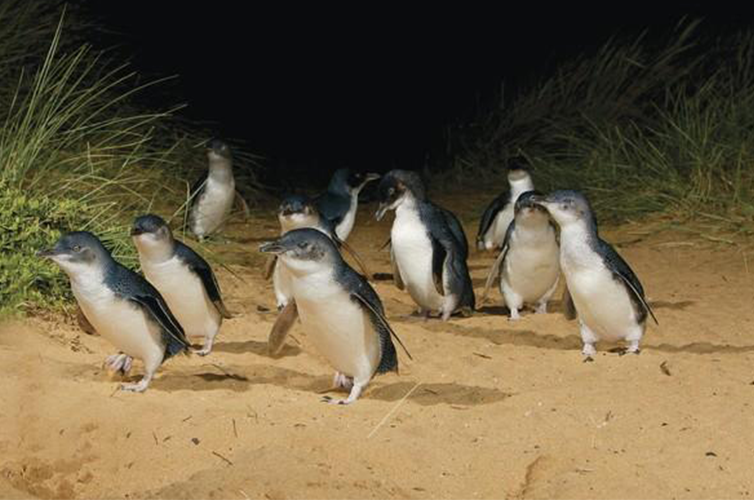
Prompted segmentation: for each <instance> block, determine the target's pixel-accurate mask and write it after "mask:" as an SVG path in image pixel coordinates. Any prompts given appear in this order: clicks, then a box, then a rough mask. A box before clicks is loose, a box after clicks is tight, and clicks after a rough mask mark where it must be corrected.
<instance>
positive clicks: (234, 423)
mask: <svg viewBox="0 0 754 500" xmlns="http://www.w3.org/2000/svg"><path fill="white" fill-rule="evenodd" d="M231 420H233V434H234V435H235V436H236V439H238V430H237V429H236V419H235V418H233V419H231Z"/></svg>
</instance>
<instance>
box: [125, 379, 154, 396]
mask: <svg viewBox="0 0 754 500" xmlns="http://www.w3.org/2000/svg"><path fill="white" fill-rule="evenodd" d="M147 387H149V379H148V378H147V377H144V378H143V379H141V380H140V381H138V382H137V383H135V384H120V390H121V391H126V392H144V391H146V390H147Z"/></svg>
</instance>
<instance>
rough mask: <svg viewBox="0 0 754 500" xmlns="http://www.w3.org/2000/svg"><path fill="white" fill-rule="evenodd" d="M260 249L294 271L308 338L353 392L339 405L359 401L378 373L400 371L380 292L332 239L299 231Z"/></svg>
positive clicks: (336, 381)
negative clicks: (341, 252)
mask: <svg viewBox="0 0 754 500" xmlns="http://www.w3.org/2000/svg"><path fill="white" fill-rule="evenodd" d="M260 251H262V252H265V253H273V254H275V255H277V256H278V258H279V260H280V262H281V264H282V265H283V266H285V267H286V269H287V270H288V272H289V274H290V276H291V290H292V295H293V300H294V301H295V303H296V305H297V308H298V312H299V315H300V318H301V324H302V325H303V328H304V330H305V331H306V332H307V337H308V338H309V339H311V341H312V343H313V344H314V345H315V347H316V348H317V350H318V351H319V352H320V353H321V354H322V355H324V356H325V358H326V359H327V360H328V361H329V363H330V364H331V365H332V366H333V367H334V368H335V370H336V373H335V377H334V384H335V386H336V387H342V388H344V389H346V390H349V391H350V393H349V395H348V398H347V399H345V400H339V401H335V402H337V403H339V404H349V403H353V402H354V401H356V399H357V398H358V397H359V395H360V394H361V392H362V391H363V389H364V388H365V387H366V385H367V384H368V383H369V381H370V380H371V379H372V377H373V376H374V375H375V374H376V373H384V372H389V371H397V370H398V357H397V355H396V352H395V346H394V345H393V341H392V338H391V337H395V332H393V330H392V328H391V327H390V325H389V324H388V322H387V319H386V318H385V312H384V310H383V307H382V303H381V302H380V299H379V297H378V295H377V293H376V292H375V291H374V290H373V289H372V287H371V286H370V285H369V283H368V282H367V281H366V279H365V278H364V277H363V276H361V275H359V274H358V273H356V272H355V271H354V270H353V269H351V268H350V267H349V266H348V264H347V263H346V262H345V261H344V260H343V258H342V257H341V256H340V253H339V252H338V249H337V248H336V247H335V244H334V243H333V241H332V240H331V239H330V238H328V237H327V236H326V235H324V234H323V233H322V232H320V231H317V230H316V229H311V228H305V229H294V230H292V231H289V232H287V233H286V234H284V235H283V236H281V237H280V238H279V239H277V240H275V241H272V242H270V243H266V244H264V245H262V246H261V247H260ZM396 339H397V337H396Z"/></svg>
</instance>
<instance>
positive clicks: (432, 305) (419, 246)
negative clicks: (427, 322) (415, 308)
mask: <svg viewBox="0 0 754 500" xmlns="http://www.w3.org/2000/svg"><path fill="white" fill-rule="evenodd" d="M390 240H391V244H392V245H393V252H394V255H395V261H396V263H397V264H398V270H399V271H400V273H401V278H402V280H403V283H404V285H405V287H406V289H407V290H408V293H409V294H410V295H411V298H412V299H414V301H415V302H416V303H417V304H419V306H421V307H422V308H424V309H429V310H432V311H436V310H440V309H441V308H442V306H443V296H442V295H440V294H439V293H438V292H437V288H436V287H435V282H434V278H433V275H432V242H431V240H430V239H429V234H428V232H427V228H426V227H425V226H424V224H423V223H422V221H421V220H420V219H419V215H418V214H417V213H416V212H415V211H406V212H401V213H397V214H396V217H395V221H394V222H393V228H392V230H391V232H390Z"/></svg>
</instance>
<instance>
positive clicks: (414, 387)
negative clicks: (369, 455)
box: [367, 382, 422, 439]
mask: <svg viewBox="0 0 754 500" xmlns="http://www.w3.org/2000/svg"><path fill="white" fill-rule="evenodd" d="M421 384H422V383H421V382H417V383H416V385H414V386H413V387H412V388H411V390H410V391H408V392H407V393H406V395H405V396H403V397H402V398H401V400H400V401H398V404H396V405H395V406H393V408H392V409H391V410H390V411H389V412H387V415H385V416H384V417H382V420H380V423H378V424H377V426H376V427H375V428H374V429H372V432H370V433H369V435H368V436H367V439H370V438H371V437H372V436H374V434H375V432H377V431H378V430H379V429H380V427H382V424H384V423H385V421H387V419H388V418H390V415H392V414H393V413H395V410H397V409H398V407H399V406H400V405H402V404H403V402H404V401H405V400H406V398H408V397H409V396H410V395H411V393H413V392H414V391H415V390H416V388H417V387H419V386H420V385H421Z"/></svg>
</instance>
